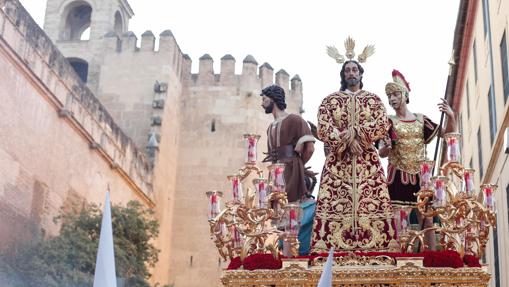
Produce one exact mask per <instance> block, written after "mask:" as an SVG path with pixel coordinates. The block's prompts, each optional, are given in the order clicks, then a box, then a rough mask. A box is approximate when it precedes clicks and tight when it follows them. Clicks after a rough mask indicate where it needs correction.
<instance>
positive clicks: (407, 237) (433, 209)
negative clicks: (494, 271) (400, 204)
mask: <svg viewBox="0 0 509 287" xmlns="http://www.w3.org/2000/svg"><path fill="white" fill-rule="evenodd" d="M443 140H444V143H445V144H446V147H447V151H446V160H445V164H443V165H442V167H441V168H440V170H439V173H440V174H439V175H438V176H432V171H433V167H434V161H430V160H426V159H424V160H422V162H421V171H420V182H421V189H420V190H419V192H417V209H418V211H419V212H420V213H421V214H422V215H423V216H424V217H427V218H430V217H435V216H437V217H438V218H439V219H440V226H432V227H427V228H423V229H422V230H418V231H416V230H410V228H409V224H408V223H409V220H408V216H409V214H410V210H411V207H410V208H399V209H398V210H397V211H396V216H395V217H396V223H397V227H398V230H399V231H400V234H399V238H400V243H401V246H402V250H403V251H404V252H411V251H412V250H413V249H414V247H415V245H416V244H419V245H420V251H423V250H425V249H427V248H428V246H427V245H426V244H425V240H424V237H425V235H426V234H428V233H432V234H433V235H434V234H436V233H438V234H439V238H440V239H439V242H438V244H439V245H440V246H441V247H442V248H443V249H444V250H456V251H458V252H459V253H460V254H461V255H464V254H469V255H475V256H477V257H481V256H483V254H484V250H485V248H486V243H487V242H488V239H489V235H490V228H491V227H493V228H495V227H496V210H495V201H494V197H493V193H494V192H495V191H496V189H497V186H496V185H493V184H483V185H481V186H480V191H478V190H476V188H475V186H474V173H475V170H474V169H472V168H465V167H463V165H462V164H461V153H460V146H461V145H460V141H461V135H460V134H459V133H448V134H445V135H444V139H443ZM398 213H399V214H398ZM432 237H433V238H434V236H432Z"/></svg>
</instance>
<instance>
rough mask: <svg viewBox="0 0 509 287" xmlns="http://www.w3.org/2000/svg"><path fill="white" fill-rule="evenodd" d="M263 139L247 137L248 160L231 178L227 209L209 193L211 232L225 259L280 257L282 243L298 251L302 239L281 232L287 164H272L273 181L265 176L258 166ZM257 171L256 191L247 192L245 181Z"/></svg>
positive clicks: (285, 199)
mask: <svg viewBox="0 0 509 287" xmlns="http://www.w3.org/2000/svg"><path fill="white" fill-rule="evenodd" d="M259 138H260V136H258V135H253V134H246V135H244V139H245V142H246V150H245V159H246V160H245V162H244V166H242V167H241V168H240V169H239V170H238V171H237V172H236V173H235V174H233V175H230V176H228V177H227V179H228V180H229V181H230V184H231V187H232V200H231V201H228V202H226V204H225V208H224V209H223V210H220V209H219V211H218V209H217V207H215V206H216V205H212V202H213V199H212V198H213V196H212V195H213V193H211V192H208V193H207V196H208V199H209V204H210V207H209V210H210V215H209V225H210V233H211V235H212V240H213V241H214V243H215V244H216V247H217V249H218V252H219V255H220V256H221V257H222V258H223V259H224V260H228V259H229V260H231V259H233V258H234V257H237V256H240V258H241V259H242V260H243V259H244V258H245V257H246V256H248V255H250V254H254V253H271V254H272V255H273V256H274V257H275V258H276V257H277V256H279V253H280V249H279V241H280V240H287V242H290V243H291V244H290V246H291V247H292V248H295V246H297V249H298V239H297V237H296V236H295V237H293V235H294V234H295V230H293V231H292V232H290V233H291V236H287V234H286V233H287V232H285V231H283V230H284V229H278V226H280V224H281V222H282V221H283V220H282V219H283V215H284V211H285V210H286V205H287V203H288V200H287V197H286V192H285V181H284V167H285V165H284V164H273V165H271V166H270V167H269V179H268V180H267V179H265V178H264V177H263V171H262V170H261V169H260V168H259V167H257V166H256V143H257V141H258V139H259ZM253 172H254V173H256V174H257V175H258V178H255V179H254V180H253V181H252V182H253V184H254V191H253V189H251V188H250V187H247V188H246V189H243V181H245V180H246V178H247V177H248V176H249V175H250V174H251V173H253ZM256 198H257V199H258V200H256ZM216 199H217V197H216ZM218 204H219V203H218ZM216 213H217V215H216ZM292 214H293V213H292ZM213 215H215V216H213ZM290 222H291V220H290ZM297 233H298V229H297ZM288 240H290V241H288ZM292 250H293V249H292ZM292 254H296V253H292Z"/></svg>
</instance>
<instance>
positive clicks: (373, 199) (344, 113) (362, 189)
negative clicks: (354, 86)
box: [312, 91, 395, 252]
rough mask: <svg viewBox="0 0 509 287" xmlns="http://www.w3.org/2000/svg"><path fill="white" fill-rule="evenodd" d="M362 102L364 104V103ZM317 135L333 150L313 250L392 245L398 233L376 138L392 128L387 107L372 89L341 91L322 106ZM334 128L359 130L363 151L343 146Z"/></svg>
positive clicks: (327, 170)
mask: <svg viewBox="0 0 509 287" xmlns="http://www.w3.org/2000/svg"><path fill="white" fill-rule="evenodd" d="M359 107H362V108H359ZM318 119H319V120H318V135H319V137H320V138H321V139H324V141H325V142H326V143H327V145H328V146H329V147H330V148H331V150H332V151H336V152H331V153H330V154H329V155H328V156H327V159H326V164H325V168H324V172H323V174H322V179H321V184H320V192H319V195H318V197H319V198H318V202H319V204H317V207H316V216H315V222H314V227H313V230H314V232H313V243H314V244H313V247H312V251H316V252H322V251H327V247H328V246H331V245H332V246H335V247H336V248H339V249H341V250H358V249H363V250H387V249H388V244H389V242H390V241H391V240H392V239H393V238H394V236H395V232H394V229H393V228H392V225H391V224H392V207H391V203H390V199H389V195H388V191H387V185H386V181H385V177H384V175H383V170H382V168H381V165H380V161H379V158H378V153H377V151H376V150H375V148H374V147H373V145H372V142H373V141H375V140H378V139H380V138H383V137H384V136H385V135H386V134H387V129H388V124H387V118H386V113H385V109H384V107H383V104H382V103H381V101H380V99H379V98H378V97H377V96H376V95H374V94H371V93H369V92H366V91H360V92H359V93H357V94H355V95H354V96H351V95H348V94H346V93H342V92H338V93H334V94H332V95H330V96H329V97H327V98H326V99H325V100H324V101H323V102H322V105H321V106H320V108H319V114H318ZM334 129H339V130H344V129H351V130H354V129H355V131H356V133H357V134H358V135H359V137H360V140H361V146H362V148H363V155H361V156H358V157H357V156H353V155H352V154H351V153H350V152H345V153H344V154H342V153H339V152H338V150H345V149H346V147H345V145H344V143H343V142H342V141H341V140H342V139H340V138H339V139H336V138H335V137H333V136H330V135H331V134H332V133H333V132H334Z"/></svg>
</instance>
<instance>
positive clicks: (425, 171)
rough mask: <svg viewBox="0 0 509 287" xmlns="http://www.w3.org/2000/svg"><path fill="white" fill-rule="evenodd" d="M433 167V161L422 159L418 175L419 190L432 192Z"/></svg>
mask: <svg viewBox="0 0 509 287" xmlns="http://www.w3.org/2000/svg"><path fill="white" fill-rule="evenodd" d="M434 166H435V161H433V160H428V159H424V160H422V161H421V169H420V173H419V176H420V184H421V189H425V190H432V188H433V186H432V184H431V177H432V172H433V167H434Z"/></svg>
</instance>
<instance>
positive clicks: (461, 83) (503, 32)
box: [446, 0, 509, 287]
mask: <svg viewBox="0 0 509 287" xmlns="http://www.w3.org/2000/svg"><path fill="white" fill-rule="evenodd" d="M508 19H509V3H508V2H507V1H503V0H491V1H488V0H463V1H460V7H459V12H458V20H457V24H456V30H455V37H454V51H453V52H454V60H455V67H454V68H453V69H452V71H451V75H450V78H449V82H448V88H447V92H446V94H447V95H448V97H449V99H450V101H451V102H452V103H453V108H454V110H455V111H456V112H458V114H459V125H460V130H461V132H462V134H463V164H464V165H465V166H466V167H472V168H474V169H476V182H477V183H479V184H481V183H494V184H497V185H498V191H497V193H496V194H495V198H496V208H497V226H496V229H494V231H493V233H492V234H491V236H490V238H491V239H490V241H489V244H488V246H487V248H486V256H485V258H484V259H483V260H484V261H486V263H488V265H489V268H490V272H491V273H492V276H493V277H492V280H491V282H490V286H492V287H495V286H496V287H499V286H509V275H508V274H507V272H505V271H506V270H509V248H508V247H507V246H508V245H509V239H508V238H509V236H508V235H509V216H508V210H509V209H508V206H509V201H508V200H509V165H508V164H507V158H508V154H509V149H508V138H507V137H508V126H509V100H508V98H509V72H508V71H509V70H508V57H507V55H508V51H509V50H508V48H507V47H508V39H507V37H508V35H507V33H508V32H509V24H508Z"/></svg>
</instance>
